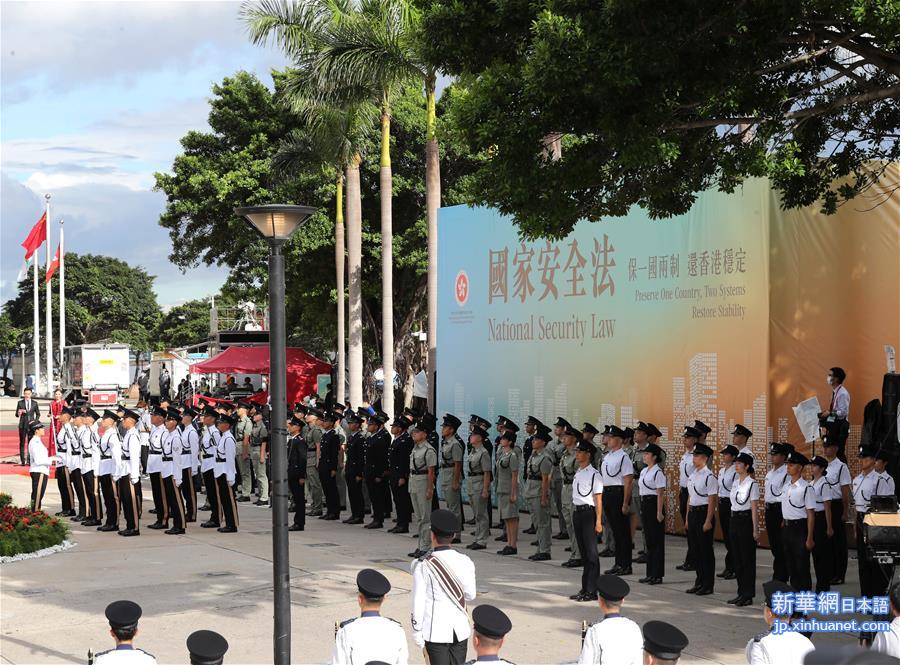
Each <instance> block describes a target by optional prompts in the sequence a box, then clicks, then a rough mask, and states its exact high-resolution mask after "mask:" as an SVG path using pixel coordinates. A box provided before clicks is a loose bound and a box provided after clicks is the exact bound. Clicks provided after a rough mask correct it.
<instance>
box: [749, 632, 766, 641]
mask: <svg viewBox="0 0 900 665" xmlns="http://www.w3.org/2000/svg"><path fill="white" fill-rule="evenodd" d="M768 634H769V631H766V632H764V633H759V634H758V635H754V636H753V641H754V642H759V641H760V640H761V639H762V638H764V637H765V636H766V635H768Z"/></svg>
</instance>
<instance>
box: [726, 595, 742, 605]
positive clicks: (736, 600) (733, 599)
mask: <svg viewBox="0 0 900 665" xmlns="http://www.w3.org/2000/svg"><path fill="white" fill-rule="evenodd" d="M741 600H743V599H742V598H741V597H740V596H735V597H734V598H732V599H731V600H729V601H727V602H728V604H729V605H737V603H738V602H739V601H741Z"/></svg>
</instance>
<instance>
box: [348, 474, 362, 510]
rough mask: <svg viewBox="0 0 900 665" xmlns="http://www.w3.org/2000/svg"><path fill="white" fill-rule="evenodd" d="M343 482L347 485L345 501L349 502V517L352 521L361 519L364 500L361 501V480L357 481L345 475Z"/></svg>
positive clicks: (351, 476) (353, 477) (349, 475)
mask: <svg viewBox="0 0 900 665" xmlns="http://www.w3.org/2000/svg"><path fill="white" fill-rule="evenodd" d="M344 480H345V481H346V483H347V500H348V501H349V502H350V515H351V516H352V517H353V519H362V518H363V515H365V500H364V499H363V490H362V488H363V480H362V479H360V480H357V479H356V476H355V475H353V474H349V473H345V474H344Z"/></svg>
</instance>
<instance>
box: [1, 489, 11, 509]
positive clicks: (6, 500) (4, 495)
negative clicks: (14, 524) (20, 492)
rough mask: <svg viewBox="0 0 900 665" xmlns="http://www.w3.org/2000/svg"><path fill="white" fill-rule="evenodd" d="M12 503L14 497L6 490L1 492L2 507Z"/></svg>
mask: <svg viewBox="0 0 900 665" xmlns="http://www.w3.org/2000/svg"><path fill="white" fill-rule="evenodd" d="M11 503H12V497H11V496H10V495H9V494H7V493H6V492H0V508H6V507H7V506H8V505H10V504H11Z"/></svg>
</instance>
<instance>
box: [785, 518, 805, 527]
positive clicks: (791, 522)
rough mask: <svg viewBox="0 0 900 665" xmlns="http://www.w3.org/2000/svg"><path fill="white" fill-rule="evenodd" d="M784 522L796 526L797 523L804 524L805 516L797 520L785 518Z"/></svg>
mask: <svg viewBox="0 0 900 665" xmlns="http://www.w3.org/2000/svg"><path fill="white" fill-rule="evenodd" d="M784 523H785V525H786V526H797V525H798V524H806V518H805V517H804V518H802V519H799V520H785V521H784Z"/></svg>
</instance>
